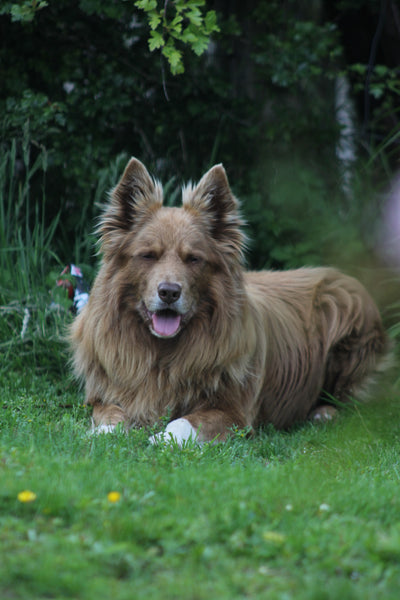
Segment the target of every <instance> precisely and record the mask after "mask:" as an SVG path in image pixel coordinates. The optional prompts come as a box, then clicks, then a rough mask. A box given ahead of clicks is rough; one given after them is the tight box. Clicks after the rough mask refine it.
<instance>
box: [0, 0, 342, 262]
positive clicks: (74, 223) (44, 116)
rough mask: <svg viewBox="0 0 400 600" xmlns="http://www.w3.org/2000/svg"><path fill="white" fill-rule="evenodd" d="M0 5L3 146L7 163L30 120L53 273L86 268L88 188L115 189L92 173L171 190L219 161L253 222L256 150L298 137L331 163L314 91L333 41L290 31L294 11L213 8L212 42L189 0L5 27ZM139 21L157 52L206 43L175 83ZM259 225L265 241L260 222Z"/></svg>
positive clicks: (46, 12)
mask: <svg viewBox="0 0 400 600" xmlns="http://www.w3.org/2000/svg"><path fill="white" fill-rule="evenodd" d="M11 4H16V3H8V4H7V5H6V6H5V7H3V10H2V13H3V16H0V37H1V38H2V40H3V42H2V46H1V47H0V73H1V78H2V81H3V82H4V85H3V86H2V90H1V92H0V110H1V113H2V119H1V120H0V139H1V140H2V142H1V144H2V145H3V148H4V149H5V150H7V149H9V148H10V144H11V140H13V139H15V140H16V143H17V154H18V159H19V158H20V154H21V147H22V139H23V126H24V124H25V123H28V122H29V132H30V139H31V145H32V155H33V156H36V155H37V153H38V152H40V148H45V149H46V152H47V156H48V167H47V172H46V188H47V189H46V204H47V206H46V220H47V223H48V224H49V225H50V224H51V223H52V221H53V219H54V218H56V216H57V215H58V214H60V218H59V224H58V227H57V235H56V236H55V238H54V242H55V247H54V250H55V251H56V252H57V254H58V255H59V256H60V258H61V260H62V261H63V262H69V261H71V260H74V261H83V262H85V263H87V262H90V261H93V257H92V251H91V249H90V248H91V243H89V241H90V242H91V240H89V237H88V232H91V231H92V230H93V223H94V219H95V217H96V215H97V214H98V208H97V200H98V199H99V194H100V193H103V199H104V193H105V188H104V189H100V188H99V185H100V182H101V181H104V182H107V184H108V183H109V184H110V185H112V184H114V183H115V179H114V180H112V181H110V180H111V177H105V176H104V172H105V171H107V170H109V173H110V175H111V173H113V172H114V169H113V167H112V166H111V163H112V161H113V159H114V157H116V156H120V155H124V156H129V155H136V156H138V157H140V158H141V159H142V160H143V161H144V162H145V163H146V164H147V165H148V166H149V168H150V169H151V170H152V171H153V172H154V173H155V175H156V176H158V177H159V178H160V179H161V180H163V181H170V180H171V178H172V177H173V176H174V177H176V179H175V182H176V187H177V186H178V184H179V182H181V181H182V180H184V181H187V180H188V179H195V180H196V179H198V178H199V177H200V175H201V174H202V173H203V172H204V171H205V169H206V168H208V167H210V166H211V164H212V163H215V162H220V161H223V162H224V164H225V166H226V167H227V170H228V174H229V175H231V174H232V175H231V177H230V178H231V181H232V183H233V185H234V186H237V188H238V190H239V191H240V195H241V197H242V198H243V200H244V201H245V207H246V211H247V207H248V208H249V214H250V213H251V214H253V213H254V212H255V211H254V207H252V206H251V203H252V197H251V196H250V195H249V196H248V197H247V194H246V190H247V189H248V188H249V184H250V183H251V180H252V179H254V174H255V173H256V171H257V169H260V170H261V172H263V170H264V165H263V164H260V163H262V161H263V160H264V148H265V146H271V145H273V146H274V147H276V150H278V146H279V151H281V149H282V147H283V146H282V145H285V144H292V143H295V141H296V140H300V141H301V140H304V139H306V138H308V139H310V140H313V144H314V146H315V153H316V154H317V155H318V156H321V155H322V156H323V157H324V159H326V161H327V162H328V161H329V160H330V157H331V156H332V154H333V142H334V140H335V136H336V130H335V127H334V121H333V113H332V119H327V117H326V114H327V111H326V104H325V100H324V93H322V95H321V92H323V88H322V87H321V85H320V83H319V81H320V80H321V77H322V74H321V72H322V70H323V71H324V74H326V73H329V72H330V69H332V72H333V67H334V65H335V60H336V52H337V49H338V48H339V44H338V40H337V38H336V36H335V31H334V29H332V26H327V25H320V24H318V23H317V22H316V21H314V22H313V20H312V19H311V18H308V16H307V17H306V18H304V19H303V20H299V19H298V16H297V9H295V4H296V3H294V2H289V3H288V11H287V12H285V13H283V12H282V10H281V4H280V3H279V2H277V1H275V0H274V2H262V3H256V6H255V7H254V9H253V7H252V6H250V7H246V10H245V9H244V8H242V7H240V8H238V10H237V12H236V13H232V12H231V11H229V10H225V7H224V6H222V11H221V12H220V13H219V15H218V27H219V28H220V29H221V32H220V34H219V35H218V37H215V34H216V33H217V29H216V27H217V25H216V21H215V13H214V12H212V11H211V12H210V10H208V8H207V7H206V5H205V4H204V3H203V2H198V1H197V0H196V1H194V0H191V1H182V2H170V3H167V4H166V8H167V10H166V12H165V13H164V12H163V10H162V9H161V7H160V5H159V4H156V3H155V2H150V1H146V2H142V3H140V5H139V4H137V3H136V4H135V3H133V2H123V1H122V0H121V1H118V2H113V3H109V2H105V1H104V0H74V1H72V2H71V0H58V1H57V2H49V3H48V6H47V7H46V8H44V9H43V10H38V11H36V13H35V18H34V19H33V20H30V21H10V17H9V15H10V10H11V8H10V7H11ZM20 5H21V6H25V7H28V6H30V7H31V8H32V10H33V7H34V4H32V3H29V2H23V3H21V4H20ZM35 6H36V7H37V5H35ZM7 7H8V8H7ZM149 19H150V31H151V32H153V34H154V35H155V34H157V35H161V36H163V37H162V40H163V44H164V45H163V46H162V48H163V49H165V48H169V47H170V44H172V45H173V48H175V50H177V51H178V52H182V53H183V52H184V51H185V48H188V49H189V50H190V48H191V47H193V45H195V50H196V51H198V53H200V50H203V49H205V47H206V38H207V39H208V38H210V37H212V38H213V39H214V44H213V45H212V47H211V48H208V50H207V51H204V52H203V54H202V55H201V56H197V55H196V53H195V52H187V53H186V55H185V57H183V54H182V61H183V60H184V64H185V73H184V74H183V75H180V76H179V77H172V76H171V75H169V73H168V72H167V71H165V70H164V71H163V70H162V69H161V70H160V64H159V61H158V60H154V53H152V52H150V49H149V47H148V38H149V34H148V27H149ZM152 27H153V29H151V28H152ZM194 27H196V33H195V32H194V29H193V28H194ZM292 33H293V35H292ZM150 36H151V34H150ZM196 36H197V37H196ZM151 39H154V38H151V37H150V41H151ZM158 39H159V38H158ZM171 47H172V46H171ZM49 48H51V52H49ZM33 49H34V51H33ZM10 57H11V60H10ZM235 57H238V59H237V60H236V59H235ZM242 57H243V59H242ZM278 59H279V60H278ZM174 60H175V59H174ZM277 60H278V62H277ZM176 64H178V63H176ZM181 64H183V62H182V63H181ZM326 81H328V79H326ZM293 86H298V89H299V90H300V93H299V94H298V95H297V97H296V101H295V103H293V98H292V91H291V88H292V87H293ZM310 97H312V99H313V100H312V102H310V101H309V98H310ZM167 98H168V99H169V100H168V99H167ZM266 98H267V99H268V100H267V104H266ZM40 185H41V183H40V180H37V179H35V178H34V179H33V180H32V181H31V187H32V189H34V190H35V191H36V188H38V189H39V190H40ZM168 201H170V199H168ZM262 203H263V206H267V204H268V196H267V194H265V195H263V199H262ZM277 218H278V219H279V215H277ZM260 225H261V226H262V227H264V230H265V232H266V234H268V231H269V224H268V222H267V221H266V222H264V223H263V224H260ZM82 240H85V242H86V246H85V248H81V247H80V242H81V241H82ZM77 252H78V254H79V256H76V253H77ZM266 260H267V257H266V256H264V261H266Z"/></svg>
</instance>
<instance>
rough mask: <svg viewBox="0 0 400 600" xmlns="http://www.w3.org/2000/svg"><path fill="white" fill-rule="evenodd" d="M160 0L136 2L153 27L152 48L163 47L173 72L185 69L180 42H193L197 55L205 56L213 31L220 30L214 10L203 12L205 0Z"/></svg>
mask: <svg viewBox="0 0 400 600" xmlns="http://www.w3.org/2000/svg"><path fill="white" fill-rule="evenodd" d="M159 4H160V3H158V2H157V1H156V0H137V1H136V2H135V6H136V7H137V8H139V9H141V10H143V11H144V12H145V14H146V16H147V20H148V23H149V27H150V38H149V48H150V50H151V51H154V50H157V49H161V53H162V55H163V56H164V57H165V58H166V59H167V60H168V63H169V67H170V69H171V73H172V74H173V75H177V74H179V73H183V72H184V70H185V69H184V66H183V61H182V52H181V51H180V50H179V49H178V48H177V47H176V42H177V41H179V42H182V43H183V44H186V45H187V46H189V47H190V48H191V49H192V50H193V52H194V53H195V54H197V56H201V55H202V54H203V53H204V52H205V50H206V49H207V46H208V44H209V41H210V36H211V35H212V34H213V33H216V32H218V31H220V29H219V27H218V25H217V15H216V12H215V11H214V10H208V11H207V12H206V13H205V14H204V15H203V14H202V12H201V9H202V7H204V5H205V4H206V2H205V0H186V1H185V0H175V1H174V2H168V0H167V1H166V2H163V3H161V7H160V6H159ZM171 13H172V14H171Z"/></svg>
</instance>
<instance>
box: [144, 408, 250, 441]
mask: <svg viewBox="0 0 400 600" xmlns="http://www.w3.org/2000/svg"><path fill="white" fill-rule="evenodd" d="M245 425H246V424H245V422H244V419H243V417H242V416H241V415H233V414H230V413H228V412H226V411H223V410H217V409H211V410H201V411H196V412H194V413H190V414H188V415H185V416H184V417H181V418H180V419H174V421H171V422H170V423H168V425H167V427H166V429H165V431H162V432H161V433H158V434H156V435H154V436H152V437H151V438H150V442H151V443H152V444H157V443H159V442H161V443H176V444H178V446H182V445H183V444H184V443H185V442H186V441H189V440H192V441H194V442H196V443H199V444H201V443H203V442H211V441H216V442H223V441H225V440H226V438H227V437H228V435H229V429H230V428H231V427H233V426H237V427H239V428H243V427H245Z"/></svg>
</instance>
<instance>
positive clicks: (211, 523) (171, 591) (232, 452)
mask: <svg viewBox="0 0 400 600" xmlns="http://www.w3.org/2000/svg"><path fill="white" fill-rule="evenodd" d="M0 377H1V378H0V382H1V387H2V389H3V392H2V405H3V408H2V409H1V412H2V414H1V430H0V465H1V467H0V548H1V550H0V553H1V556H2V559H1V561H0V597H2V598H13V599H14V598H16V599H19V598H21V599H22V598H28V597H29V598H35V599H42V598H43V599H44V598H60V599H61V598H74V599H88V600H89V599H90V600H91V599H92V598H95V597H96V598H109V597H110V596H111V597H113V598H114V599H116V600H120V599H121V600H122V599H125V598H127V599H128V598H132V597H145V598H163V599H170V598H171V599H173V598H185V599H186V598H190V599H199V600H200V599H203V598H204V599H206V598H207V599H209V598H219V599H225V598H226V599H228V598H229V599H232V598H265V597H268V598H271V599H274V598H277V599H278V598H279V599H282V600H283V599H285V600H286V599H291V598H296V600H298V599H300V600H301V599H303V598H304V599H307V600H309V599H313V598H315V599H318V600H321V599H322V600H323V599H330V600H331V599H332V600H334V599H336V598H338V599H339V598H340V599H342V598H346V600H349V599H353V598H354V599H356V598H357V599H358V598H359V599H363V600H365V599H372V598H374V599H375V598H376V597H382V598H385V599H389V598H393V599H395V598H396V599H397V598H398V590H399V586H400V569H399V566H398V563H399V560H400V494H399V483H400V481H399V478H400V464H399V458H398V457H399V450H400V442H399V440H400V436H399V433H400V422H399V421H398V420H397V418H396V415H397V412H398V409H397V406H396V404H397V403H396V392H395V391H394V392H393V393H389V394H386V396H385V399H384V400H381V401H380V402H374V403H372V404H370V405H368V406H365V407H362V408H353V409H351V410H348V411H346V412H345V413H343V415H342V416H341V418H340V419H339V421H338V422H337V423H334V424H331V425H326V426H322V427H321V426H319V427H315V426H312V425H310V424H307V425H304V426H302V427H300V428H298V429H296V430H294V431H292V432H290V433H282V432H276V431H274V430H273V429H272V428H267V429H266V430H265V431H263V432H258V433H257V435H256V436H255V437H254V438H252V439H246V438H245V437H242V434H241V432H237V434H236V435H235V436H234V438H233V439H232V440H231V441H230V442H228V443H227V444H220V445H216V446H212V445H206V446H204V447H203V448H201V449H200V448H197V447H195V446H191V445H188V446H187V447H185V448H183V449H182V450H179V449H166V448H163V447H154V446H151V445H150V444H148V442H147V436H148V434H149V432H146V431H132V432H130V433H129V434H128V435H125V434H123V433H117V434H112V435H102V436H98V437H91V436H88V435H87V428H88V426H89V412H88V409H86V408H85V407H83V406H82V405H81V404H79V399H80V396H78V394H77V390H76V388H75V386H74V385H73V384H72V383H71V382H70V381H69V380H68V378H67V377H65V379H59V380H57V381H56V380H53V381H52V380H51V379H49V378H44V377H41V376H38V375H35V374H34V373H33V372H32V371H30V370H28V371H27V372H25V374H24V375H22V374H21V372H20V371H14V372H13V371H12V372H5V371H3V373H2V374H1V376H0ZM78 398H79V399H78ZM24 490H30V491H32V492H33V493H34V494H35V499H34V500H33V501H31V502H22V501H20V500H18V494H19V493H20V492H22V491H24ZM113 491H114V492H118V494H120V496H118V494H117V495H116V498H113V497H112V496H110V497H109V496H108V495H109V493H110V492H113ZM109 498H111V500H112V499H114V500H115V499H116V500H117V501H115V502H112V501H110V499H109Z"/></svg>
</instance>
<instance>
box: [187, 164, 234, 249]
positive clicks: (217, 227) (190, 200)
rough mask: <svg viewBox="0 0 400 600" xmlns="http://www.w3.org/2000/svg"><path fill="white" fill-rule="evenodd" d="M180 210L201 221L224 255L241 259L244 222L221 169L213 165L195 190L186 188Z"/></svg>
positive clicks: (222, 168)
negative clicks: (227, 254)
mask: <svg viewBox="0 0 400 600" xmlns="http://www.w3.org/2000/svg"><path fill="white" fill-rule="evenodd" d="M183 206H184V207H185V208H186V209H188V210H194V211H195V212H196V213H198V214H199V215H200V216H201V217H202V220H203V223H204V224H205V226H206V228H208V229H209V231H210V233H211V235H212V237H213V238H214V239H216V240H217V241H218V242H220V243H221V244H222V245H223V248H224V250H225V251H226V252H228V253H230V254H236V255H239V256H240V258H243V251H244V248H245V245H246V236H245V234H244V233H243V231H242V227H243V225H244V221H243V219H242V217H241V215H240V211H239V202H238V200H237V199H236V198H235V196H234V195H233V193H232V191H231V188H230V187H229V182H228V178H227V176H226V172H225V169H224V167H223V166H222V165H215V166H214V167H212V168H211V169H210V170H209V171H207V173H206V174H205V175H203V177H202V178H201V179H200V181H199V183H198V184H197V186H196V187H194V188H193V187H192V186H188V187H186V188H185V189H184V190H183Z"/></svg>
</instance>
